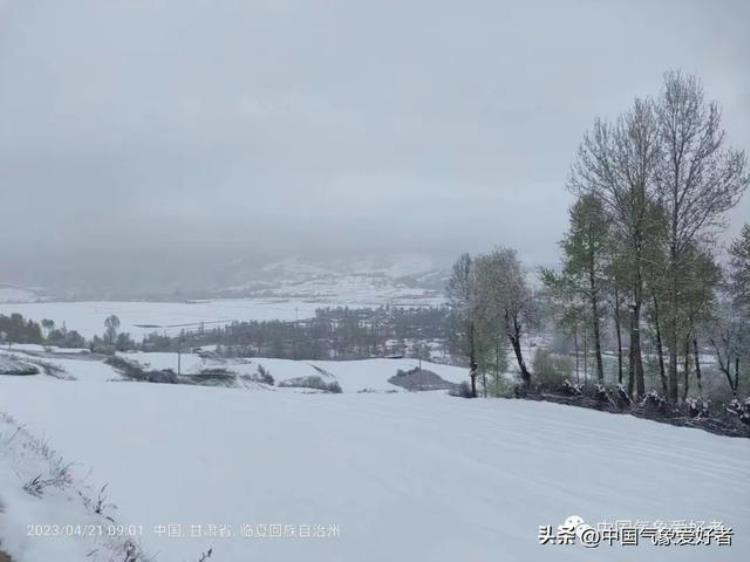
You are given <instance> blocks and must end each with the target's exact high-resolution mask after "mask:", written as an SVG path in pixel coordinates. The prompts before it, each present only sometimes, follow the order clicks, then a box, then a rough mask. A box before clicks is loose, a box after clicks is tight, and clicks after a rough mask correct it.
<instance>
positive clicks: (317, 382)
mask: <svg viewBox="0 0 750 562" xmlns="http://www.w3.org/2000/svg"><path fill="white" fill-rule="evenodd" d="M279 386H281V387H286V388H312V389H315V390H322V391H323V392H330V393H332V394H340V393H341V386H340V385H339V383H338V382H337V381H332V382H326V381H324V380H323V379H322V378H321V377H319V376H317V375H310V376H309V377H297V378H294V379H288V380H285V381H281V382H280V383H279Z"/></svg>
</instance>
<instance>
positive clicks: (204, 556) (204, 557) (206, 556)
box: [198, 548, 214, 562]
mask: <svg viewBox="0 0 750 562" xmlns="http://www.w3.org/2000/svg"><path fill="white" fill-rule="evenodd" d="M213 551H214V549H213V548H209V549H208V550H207V551H206V552H204V553H202V554H201V557H200V558H198V562H206V560H208V559H209V558H211V554H213Z"/></svg>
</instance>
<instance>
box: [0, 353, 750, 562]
mask: <svg viewBox="0 0 750 562" xmlns="http://www.w3.org/2000/svg"><path fill="white" fill-rule="evenodd" d="M166 359H167V358H157V357H154V358H153V359H152V364H158V363H159V362H160V361H162V360H166ZM66 361H70V363H71V364H67V363H66V364H65V368H66V371H68V372H69V373H71V374H74V375H76V377H77V380H75V381H62V380H56V379H53V378H51V377H45V376H41V375H39V376H30V377H0V410H3V411H7V412H8V413H10V414H12V415H13V416H14V417H16V418H17V419H18V420H19V421H20V422H21V423H23V424H24V425H25V426H26V427H27V428H28V429H29V430H30V431H32V432H33V433H34V434H36V435H38V436H41V437H43V438H44V439H47V440H49V442H50V443H52V444H53V445H54V447H55V448H56V449H58V450H59V451H60V453H61V454H63V455H64V457H65V458H66V459H69V460H75V461H76V464H75V465H73V467H72V468H71V471H72V474H73V476H74V478H75V479H76V481H78V480H79V479H83V478H84V477H85V476H86V475H88V474H89V472H90V471H91V473H92V475H93V476H92V477H91V478H92V481H91V486H93V487H97V486H101V485H103V484H104V483H108V484H109V487H108V490H109V492H110V494H111V496H112V501H113V502H115V503H116V504H117V505H118V506H119V511H118V513H119V514H120V515H121V516H122V518H123V519H124V521H125V522H129V523H133V524H137V525H142V526H143V528H144V533H143V536H142V538H141V541H142V544H143V547H144V550H145V551H146V552H147V553H152V554H153V553H159V554H158V559H159V560H162V561H171V560H176V561H181V560H196V559H197V558H198V556H199V554H200V553H201V552H203V551H205V550H207V549H208V548H209V547H212V548H213V549H214V552H215V554H214V556H215V557H216V559H217V560H222V561H230V562H231V561H242V562H244V561H245V560H250V559H258V560H277V561H282V562H283V561H297V560H304V561H329V560H361V561H378V562H381V561H383V560H391V561H401V560H431V561H437V562H439V561H443V560H445V561H451V562H453V561H455V560H494V559H498V560H499V559H502V560H541V561H544V560H556V561H557V560H571V561H572V560H576V561H578V560H584V561H585V560H592V561H593V560H618V561H627V560H644V559H659V560H680V561H681V562H684V561H690V560H712V561H722V560H745V559H747V556H748V554H750V493H749V492H748V488H747V475H748V466H750V442H748V440H746V439H731V438H726V437H720V436H716V435H712V434H709V433H706V432H702V431H700V430H696V429H686V428H678V427H673V426H669V425H664V424H658V423H655V422H651V421H647V420H641V419H637V418H633V417H629V416H623V415H613V414H604V413H601V412H596V411H592V410H585V409H579V408H574V407H567V406H561V405H556V404H549V403H540V402H531V401H521V400H498V399H495V400H464V399H459V398H452V397H449V396H447V395H446V394H444V393H440V392H428V393H409V392H398V393H394V394H386V393H382V392H381V393H365V394H361V393H357V392H356V391H357V390H359V389H360V388H368V387H372V388H376V389H380V390H385V389H388V388H395V387H393V386H392V385H389V384H388V383H387V382H386V381H387V379H388V378H389V377H390V376H392V375H393V374H394V373H395V371H396V370H397V369H399V368H402V369H404V368H409V367H411V366H414V364H415V363H416V362H415V361H414V360H406V359H404V360H387V359H373V360H364V361H346V362H340V363H339V362H332V361H310V362H304V361H300V362H295V361H287V360H274V359H253V360H252V363H248V362H237V363H236V368H238V369H241V368H244V369H248V370H249V369H252V370H253V371H254V370H255V369H256V368H257V364H258V363H260V364H263V365H264V366H265V367H266V368H268V369H269V370H270V371H271V373H272V375H273V376H274V378H276V379H277V381H278V380H284V379H288V378H294V377H297V376H305V375H309V374H315V373H316V371H315V369H314V367H313V365H315V366H318V367H320V368H322V369H325V370H326V371H328V372H330V373H331V374H332V375H333V376H335V377H336V378H337V380H339V382H340V384H341V385H342V387H343V389H344V393H343V394H339V395H332V394H302V393H299V392H292V391H290V390H283V391H282V390H278V391H276V392H260V391H251V390H244V389H227V388H207V387H196V386H185V385H162V384H148V383H127V384H123V383H112V382H110V383H103V381H105V380H106V379H107V378H108V376H109V373H107V372H104V371H103V373H102V375H101V376H99V377H95V376H90V375H91V373H90V374H89V375H86V376H81V375H82V374H83V371H81V370H80V369H78V368H77V367H76V366H75V365H73V364H72V363H81V364H84V363H85V364H86V365H88V367H86V369H96V368H104V367H105V366H104V365H101V364H100V363H97V362H93V361H84V360H83V359H79V360H76V359H66ZM54 362H58V360H55V361H54ZM239 365H243V366H244V367H239ZM92 366H93V367H92ZM97 366H98V367H97ZM424 367H425V368H429V369H430V370H434V371H436V372H437V373H438V374H440V375H441V376H443V377H444V378H446V379H448V380H453V381H455V382H459V381H460V380H463V379H462V377H465V370H463V369H458V368H453V367H447V366H439V365H433V364H425V365H424ZM0 457H5V455H0ZM2 468H3V467H1V466H0V469H2ZM6 472H7V471H5V470H0V473H2V474H3V478H6V480H5V481H3V482H2V483H1V484H6V481H7V479H8V478H11V479H12V478H13V476H8V474H7V473H6ZM5 489H6V488H5V486H0V490H3V491H4V490H5ZM3 493H4V492H3ZM21 500H23V501H25V502H27V503H26V504H23V503H22V502H21ZM12 501H13V505H19V506H21V507H20V508H19V511H15V509H13V505H11V503H12V502H11V501H10V500H6V503H8V504H9V507H8V509H7V510H6V514H5V515H4V516H3V517H5V518H7V517H10V516H11V513H13V514H14V515H13V516H12V517H14V518H15V519H14V520H15V521H16V522H17V521H18V519H19V518H21V519H23V518H28V517H32V516H33V517H34V518H35V520H36V519H38V518H39V517H41V516H42V514H40V513H39V512H38V511H37V512H34V513H31V512H29V511H26V510H25V508H23V505H27V504H28V502H29V501H30V500H28V498H25V497H21V496H14V499H12ZM35 501H36V500H35ZM49 509H51V510H52V511H53V512H54V510H56V509H61V508H59V507H56V506H55V504H51V506H50V508H49ZM573 514H578V515H581V516H583V517H584V519H585V520H586V521H587V522H591V523H592V524H594V523H595V522H598V521H605V520H606V521H613V520H617V519H620V520H621V519H633V520H635V519H640V520H649V521H654V520H667V521H669V520H682V519H695V520H703V521H710V520H714V519H717V520H722V521H724V522H725V523H726V524H727V525H729V526H731V527H733V529H734V531H735V537H734V546H732V547H731V548H718V547H674V546H673V547H661V548H658V549H657V548H655V547H650V546H646V545H642V546H639V547H637V548H625V547H616V546H615V547H600V548H598V549H583V548H581V547H578V546H542V545H539V544H538V538H537V535H538V530H539V526H540V525H553V526H556V525H558V524H560V523H561V522H562V521H563V520H564V519H565V518H566V517H568V516H570V515H573ZM78 515H79V514H78V513H77V512H75V511H70V512H69V518H76V517H78ZM170 523H174V524H181V525H184V527H183V529H184V531H185V533H188V534H189V532H190V526H191V525H197V524H202V525H208V524H216V525H228V526H231V528H232V529H233V531H234V532H235V533H236V534H239V531H240V528H241V526H242V525H243V524H251V525H256V524H281V525H284V524H287V525H295V526H299V525H316V524H322V525H326V526H327V525H338V526H339V527H338V528H339V530H340V536H338V537H327V538H286V539H283V538H274V539H272V538H265V539H263V538H246V537H240V536H235V537H232V538H207V537H205V536H204V537H202V538H189V537H188V538H170V537H168V536H158V534H156V533H155V532H154V530H155V529H158V528H159V526H161V525H168V524H170ZM6 529H7V527H5V526H2V527H0V538H3V539H5V537H6V536H7V533H8V531H7V530H6ZM57 541H58V542H59V543H60V544H58V547H59V548H67V546H65V545H64V544H63V543H64V542H65V541H64V540H63V539H57ZM27 542H28V541H27ZM45 544H48V543H45ZM49 544H51V543H49ZM49 544H48V546H49ZM27 547H28V545H27ZM29 548H30V547H29ZM40 548H41V547H40ZM45 548H47V547H45ZM71 548H73V547H71ZM47 559H58V560H77V559H79V558H77V557H74V556H72V555H67V554H66V555H58V556H57V557H51V558H47ZM28 560H31V561H32V562H34V560H35V559H34V558H29V559H28ZM20 562H28V561H27V559H25V558H24V559H23V560H21V561H20Z"/></svg>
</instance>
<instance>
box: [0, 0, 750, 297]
mask: <svg viewBox="0 0 750 562" xmlns="http://www.w3.org/2000/svg"><path fill="white" fill-rule="evenodd" d="M748 21H750V5H749V4H748V3H747V2H744V1H740V0H737V1H726V2H717V3H707V2H702V1H697V0H695V1H686V2H678V1H671V2H659V3H649V2H627V3H624V2H623V3H619V4H618V5H614V4H609V3H608V4H605V3H601V2H594V1H591V2H580V3H576V4H575V5H573V4H571V3H561V2H551V1H550V2H523V3H520V2H519V3H512V4H509V3H501V2H494V1H476V2H472V1H470V2H462V3H455V2H435V1H427V0H416V1H405V2H350V1H334V2H326V3H325V4H324V5H323V4H320V3H316V2H301V1H300V2H297V1H291V0H273V1H271V0H269V1H252V2H251V1H230V0H226V1H220V2H208V1H204V0H160V1H159V2H154V1H146V0H131V1H128V2H101V1H97V0H87V1H84V0H68V1H65V2H59V1H57V0H0V193H1V198H0V212H1V213H2V214H1V216H2V220H0V262H1V263H2V269H1V270H0V282H8V283H14V284H20V285H42V286H45V287H47V288H49V289H50V290H53V291H58V292H63V293H71V294H93V293H96V292H99V293H102V294H107V295H116V294H137V293H142V294H155V293H170V292H173V291H185V292H190V291H200V290H214V289H220V288H226V287H231V286H234V285H241V284H242V283H243V282H247V281H249V280H251V279H252V278H253V277H254V276H255V275H256V274H257V272H258V271H260V270H261V268H262V267H264V266H267V265H268V264H271V263H274V262H278V261H280V260H284V259H288V258H290V257H296V256H302V257H304V259H305V260H307V261H308V262H310V263H316V262H318V263H319V264H321V266H325V267H327V265H326V264H331V263H334V264H339V265H340V264H341V263H342V260H343V261H346V260H349V259H351V260H354V261H356V260H361V259H362V258H366V259H378V258H380V259H383V260H385V262H388V263H391V264H392V263H395V262H398V259H393V258H392V256H396V255H403V254H410V255H414V254H416V255H419V256H423V257H425V258H426V259H427V260H428V261H430V262H431V263H434V264H435V268H436V269H440V268H441V267H443V265H444V264H445V263H446V262H448V261H450V259H451V258H452V257H454V256H455V255H456V254H457V253H459V252H461V251H482V250H486V249H488V248H490V247H492V246H494V245H495V244H502V245H508V246H512V247H515V248H517V249H518V250H519V253H520V255H521V256H522V258H523V260H524V261H525V263H527V264H528V265H530V266H533V265H539V264H550V263H554V262H556V261H557V254H558V246H557V241H558V240H559V239H560V237H561V235H562V233H563V231H564V229H565V225H566V223H567V219H568V217H567V213H566V208H567V206H568V205H569V203H570V201H571V196H570V195H569V194H568V193H567V192H566V190H565V182H566V178H567V175H568V170H569V166H570V163H571V161H572V160H573V158H574V156H575V152H576V148H577V145H578V143H579V142H580V139H581V136H582V135H583V133H584V131H585V130H586V129H587V128H588V127H589V126H590V125H591V123H592V122H593V120H594V118H595V117H596V116H604V117H614V116H615V115H616V114H617V113H618V112H620V111H621V110H622V109H624V108H626V107H628V106H629V104H630V103H631V101H632V98H633V97H634V96H638V95H642V96H646V95H655V94H657V93H658V91H659V88H660V86H661V83H662V73H663V72H664V71H666V70H668V69H673V68H681V69H683V70H684V71H686V72H690V73H695V74H697V75H698V76H700V77H701V78H702V79H703V81H704V82H705V84H706V89H707V94H708V97H709V98H715V99H717V100H718V101H719V102H720V104H721V105H722V107H723V123H724V126H725V127H726V128H727V130H728V133H729V138H728V141H729V143H730V144H732V145H735V146H738V147H742V148H746V149H747V148H750V72H749V71H748V69H747V60H748V59H749V57H750V35H748V33H747V22H748ZM634 36H637V37H638V41H635V42H634V41H632V38H633V37H634ZM749 216H750V197H745V198H744V200H743V202H742V203H741V204H740V206H738V207H737V208H736V209H735V210H734V211H733V213H732V215H731V217H732V224H731V225H730V229H729V231H728V236H729V235H734V234H736V232H737V229H738V227H739V223H740V220H741V219H743V218H744V219H747V217H749ZM388 263H385V265H384V266H383V267H384V268H385V269H387V268H389V267H390V265H388ZM337 267H338V265H336V266H335V267H334V266H332V268H333V269H334V270H335V269H336V268H337Z"/></svg>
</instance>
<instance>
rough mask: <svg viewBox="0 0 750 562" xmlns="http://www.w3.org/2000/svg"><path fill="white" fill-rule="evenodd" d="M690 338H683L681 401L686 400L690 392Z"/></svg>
mask: <svg viewBox="0 0 750 562" xmlns="http://www.w3.org/2000/svg"><path fill="white" fill-rule="evenodd" d="M690 355H691V353H690V336H689V335H688V337H686V338H685V363H684V369H683V377H684V378H683V384H682V401H683V402H684V401H685V400H687V397H688V391H689V390H690Z"/></svg>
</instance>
